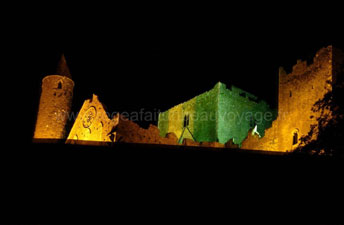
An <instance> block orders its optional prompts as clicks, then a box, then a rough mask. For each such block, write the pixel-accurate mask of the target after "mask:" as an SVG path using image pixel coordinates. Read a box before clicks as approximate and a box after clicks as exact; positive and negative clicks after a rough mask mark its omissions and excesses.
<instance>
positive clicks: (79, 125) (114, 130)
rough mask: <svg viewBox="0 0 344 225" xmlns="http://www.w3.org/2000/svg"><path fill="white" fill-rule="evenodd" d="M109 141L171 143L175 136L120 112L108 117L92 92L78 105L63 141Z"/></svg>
mask: <svg viewBox="0 0 344 225" xmlns="http://www.w3.org/2000/svg"><path fill="white" fill-rule="evenodd" d="M112 142H126V143H145V144H169V145H174V144H177V137H176V136H175V135H174V134H173V133H168V134H166V137H160V133H159V129H158V128H157V127H156V126H154V125H150V126H149V128H148V129H143V128H141V127H140V126H139V125H137V124H136V123H134V122H132V121H130V120H128V119H126V118H125V117H123V116H122V115H119V114H116V115H113V117H112V118H110V117H109V115H108V113H107V112H106V110H105V106H104V105H103V104H102V103H101V102H100V101H99V99H98V97H97V96H96V95H93V97H92V99H88V100H86V101H85V102H84V104H83V106H82V107H81V110H80V112H79V114H78V117H77V119H76V120H75V123H74V125H73V127H72V130H71V131H70V133H69V136H68V139H67V141H66V143H68V144H92V145H106V144H107V143H112Z"/></svg>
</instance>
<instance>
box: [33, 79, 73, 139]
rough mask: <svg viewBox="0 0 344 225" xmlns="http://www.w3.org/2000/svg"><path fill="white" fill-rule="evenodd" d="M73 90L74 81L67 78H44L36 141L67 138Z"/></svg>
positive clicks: (35, 133) (35, 134) (35, 135)
mask: <svg viewBox="0 0 344 225" xmlns="http://www.w3.org/2000/svg"><path fill="white" fill-rule="evenodd" d="M73 88H74V82H73V80H71V79H70V78H68V77H66V76H60V75H50V76H46V77H45V78H43V80H42V92H41V97H40V101H39V109H38V114H37V121H36V126H35V132H34V137H33V138H34V139H65V138H66V136H67V134H68V133H67V132H66V126H67V123H68V122H69V121H68V115H69V113H70V111H71V106H72V98H73Z"/></svg>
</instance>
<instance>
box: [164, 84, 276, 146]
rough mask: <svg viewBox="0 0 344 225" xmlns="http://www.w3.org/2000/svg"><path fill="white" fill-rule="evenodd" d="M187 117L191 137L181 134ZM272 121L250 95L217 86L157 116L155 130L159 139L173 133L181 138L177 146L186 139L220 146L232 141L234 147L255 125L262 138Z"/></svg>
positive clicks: (263, 106)
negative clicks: (157, 121) (265, 117)
mask: <svg viewBox="0 0 344 225" xmlns="http://www.w3.org/2000/svg"><path fill="white" fill-rule="evenodd" d="M267 112H269V113H270V114H271V115H270V119H269V120H266V119H264V118H262V114H264V115H265V113H267ZM258 114H259V115H258ZM187 115H189V116H190V117H189V118H190V121H189V126H188V128H189V129H190V131H191V133H192V134H193V136H192V135H191V134H190V132H188V130H187V129H186V130H185V131H184V133H183V129H184V118H185V116H187ZM250 115H251V117H250ZM258 117H259V118H258ZM273 117H274V113H273V112H272V110H271V109H270V108H269V106H268V105H267V104H266V103H265V102H264V101H257V98H256V97H255V96H254V95H252V94H250V93H248V92H245V91H243V90H241V89H239V88H236V87H234V86H232V87H231V89H226V85H224V84H222V83H220V82H219V83H217V84H216V85H215V87H214V88H213V89H211V90H210V91H208V92H205V93H203V94H201V95H199V96H197V97H195V98H193V99H191V100H190V101H187V102H184V103H182V104H179V105H177V106H175V107H173V108H171V109H169V110H168V111H166V112H163V113H161V114H160V115H159V123H158V127H159V129H160V134H161V135H162V136H164V135H165V134H166V133H168V132H174V133H175V134H176V135H177V137H178V138H179V137H181V135H182V134H183V136H182V137H181V138H180V143H183V139H184V138H187V139H191V140H193V139H194V141H196V142H204V143H206V142H219V143H222V144H225V143H227V142H228V141H229V140H231V139H234V144H241V142H242V141H243V140H244V139H245V138H246V136H247V132H248V130H249V129H250V128H252V127H253V126H254V125H258V132H260V134H261V135H264V130H265V129H266V128H267V127H269V126H271V122H272V120H273V119H274V118H273ZM258 121H259V123H258ZM188 142H190V141H188Z"/></svg>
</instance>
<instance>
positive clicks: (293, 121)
mask: <svg viewBox="0 0 344 225" xmlns="http://www.w3.org/2000/svg"><path fill="white" fill-rule="evenodd" d="M333 51H334V50H333V48H332V46H329V47H327V48H323V49H321V50H319V51H318V52H317V53H316V55H315V57H314V59H313V63H312V64H311V65H307V62H306V61H301V60H298V61H297V64H296V65H294V66H293V70H292V72H291V73H290V74H287V73H286V72H285V71H284V69H283V68H280V71H279V93H278V117H277V119H276V120H275V121H274V122H273V124H272V127H271V128H269V129H267V130H266V131H265V136H264V137H262V138H259V137H257V136H256V135H251V134H249V136H248V137H247V139H246V140H245V141H244V142H243V144H242V148H244V149H256V150H270V151H292V150H294V149H295V148H296V147H297V146H298V145H299V144H300V138H301V137H302V136H303V135H307V134H308V132H309V131H310V127H311V125H315V124H317V121H316V118H317V117H318V116H319V113H316V112H312V110H311V109H312V107H313V105H314V104H315V103H316V102H317V101H318V100H319V99H321V98H323V97H324V95H325V93H327V92H328V91H330V90H331V89H332V85H331V84H332V81H333V74H334V73H333Z"/></svg>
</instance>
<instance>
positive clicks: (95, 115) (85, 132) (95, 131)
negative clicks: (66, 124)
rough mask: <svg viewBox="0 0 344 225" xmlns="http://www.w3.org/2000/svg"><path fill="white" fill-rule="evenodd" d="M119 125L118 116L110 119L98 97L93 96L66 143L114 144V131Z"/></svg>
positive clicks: (82, 111) (87, 102)
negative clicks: (91, 142)
mask: <svg viewBox="0 0 344 225" xmlns="http://www.w3.org/2000/svg"><path fill="white" fill-rule="evenodd" d="M117 124H118V115H117V114H116V115H114V116H113V118H110V117H109V115H108V114H107V112H106V110H105V106H104V105H103V104H102V103H101V102H100V101H99V99H98V96H97V95H93V96H92V99H87V100H86V101H85V102H84V104H83V105H82V107H81V110H80V112H79V114H78V116H77V118H76V120H75V122H74V125H73V127H72V129H71V131H70V133H69V135H68V138H67V141H66V143H78V141H94V142H113V141H114V140H115V138H116V137H115V136H116V133H115V132H114V131H113V129H114V128H115V127H116V126H117Z"/></svg>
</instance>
